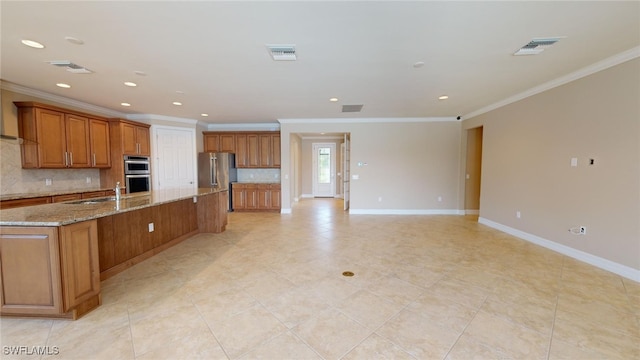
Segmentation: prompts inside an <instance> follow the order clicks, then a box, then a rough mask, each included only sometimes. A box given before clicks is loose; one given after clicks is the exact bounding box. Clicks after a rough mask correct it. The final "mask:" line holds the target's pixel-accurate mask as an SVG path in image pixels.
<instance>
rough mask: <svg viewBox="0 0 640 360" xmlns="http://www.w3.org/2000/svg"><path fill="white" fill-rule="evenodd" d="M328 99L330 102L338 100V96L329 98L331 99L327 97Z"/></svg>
mask: <svg viewBox="0 0 640 360" xmlns="http://www.w3.org/2000/svg"><path fill="white" fill-rule="evenodd" d="M329 101H331V102H337V101H338V98H331V99H329Z"/></svg>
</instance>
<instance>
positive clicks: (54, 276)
mask: <svg viewBox="0 0 640 360" xmlns="http://www.w3.org/2000/svg"><path fill="white" fill-rule="evenodd" d="M0 263H1V264H2V266H1V267H0V280H1V283H2V286H1V287H0V313H2V314H30V313H31V314H40V315H47V314H49V315H57V314H61V313H62V288H61V280H60V255H59V249H58V229H57V228H51V227H9V226H3V227H0Z"/></svg>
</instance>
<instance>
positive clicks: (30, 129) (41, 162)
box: [14, 102, 111, 169]
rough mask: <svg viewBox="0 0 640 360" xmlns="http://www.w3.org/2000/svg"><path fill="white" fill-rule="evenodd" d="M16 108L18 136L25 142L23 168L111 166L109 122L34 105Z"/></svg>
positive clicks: (22, 105) (18, 104) (32, 103)
mask: <svg viewBox="0 0 640 360" xmlns="http://www.w3.org/2000/svg"><path fill="white" fill-rule="evenodd" d="M14 104H15V105H16V107H17V109H18V134H19V136H20V138H21V139H22V140H23V142H22V145H21V158H22V167H23V168H25V169H62V168H92V167H96V168H105V167H109V166H111V160H110V158H109V157H108V156H106V155H105V154H109V142H108V139H109V132H108V127H107V125H106V124H107V123H106V120H104V119H98V118H95V117H91V118H90V117H89V116H88V115H86V114H83V113H79V112H73V111H70V110H66V109H62V108H58V107H55V106H51V105H45V104H40V103H35V102H15V103H14ZM105 139H106V141H105ZM92 160H94V161H92Z"/></svg>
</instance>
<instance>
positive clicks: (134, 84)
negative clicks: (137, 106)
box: [124, 81, 138, 87]
mask: <svg viewBox="0 0 640 360" xmlns="http://www.w3.org/2000/svg"><path fill="white" fill-rule="evenodd" d="M124 84H125V85H127V86H130V87H136V86H138V84H136V83H134V82H131V81H125V82H124Z"/></svg>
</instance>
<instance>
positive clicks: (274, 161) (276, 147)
mask: <svg viewBox="0 0 640 360" xmlns="http://www.w3.org/2000/svg"><path fill="white" fill-rule="evenodd" d="M271 166H272V167H274V168H279V167H280V135H271Z"/></svg>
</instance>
